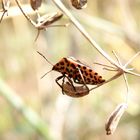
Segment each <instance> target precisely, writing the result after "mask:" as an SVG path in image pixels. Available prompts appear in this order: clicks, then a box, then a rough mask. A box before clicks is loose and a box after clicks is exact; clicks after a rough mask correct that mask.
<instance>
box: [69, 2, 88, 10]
mask: <svg viewBox="0 0 140 140" xmlns="http://www.w3.org/2000/svg"><path fill="white" fill-rule="evenodd" d="M71 3H72V6H73V7H75V8H76V9H83V8H86V7H87V0H71Z"/></svg>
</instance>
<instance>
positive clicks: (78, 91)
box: [62, 82, 89, 98]
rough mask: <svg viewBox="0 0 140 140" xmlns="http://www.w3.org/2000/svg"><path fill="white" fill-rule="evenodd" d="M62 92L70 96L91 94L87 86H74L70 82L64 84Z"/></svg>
mask: <svg viewBox="0 0 140 140" xmlns="http://www.w3.org/2000/svg"><path fill="white" fill-rule="evenodd" d="M62 92H63V93H64V94H66V95H68V96H70V97H75V98H78V97H83V96H85V95H87V94H89V89H88V87H87V86H84V85H83V86H74V87H73V86H72V84H71V83H70V82H66V83H64V84H62Z"/></svg>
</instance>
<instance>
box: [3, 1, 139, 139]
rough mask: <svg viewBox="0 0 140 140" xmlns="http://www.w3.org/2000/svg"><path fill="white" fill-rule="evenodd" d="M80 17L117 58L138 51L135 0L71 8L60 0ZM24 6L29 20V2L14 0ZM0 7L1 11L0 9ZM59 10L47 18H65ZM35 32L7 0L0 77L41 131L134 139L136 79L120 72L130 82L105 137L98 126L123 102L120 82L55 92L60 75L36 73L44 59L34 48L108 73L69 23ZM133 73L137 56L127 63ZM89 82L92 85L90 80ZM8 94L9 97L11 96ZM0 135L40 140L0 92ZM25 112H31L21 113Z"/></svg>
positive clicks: (46, 8)
mask: <svg viewBox="0 0 140 140" xmlns="http://www.w3.org/2000/svg"><path fill="white" fill-rule="evenodd" d="M63 2H64V4H65V5H66V6H67V8H68V9H69V10H70V11H71V13H72V14H73V15H74V16H75V17H76V18H77V19H78V20H79V21H80V23H81V24H82V25H83V26H84V28H85V29H86V30H87V31H88V32H89V33H90V35H91V36H92V38H93V39H94V40H95V41H96V42H97V43H98V44H99V45H100V46H101V47H102V49H103V50H104V51H105V52H107V53H108V54H109V55H110V56H111V57H112V58H113V59H114V60H115V58H114V56H113V55H112V53H111V52H112V50H115V51H116V52H117V54H118V56H119V57H120V59H121V60H122V63H123V64H125V63H126V62H127V61H128V60H129V59H130V58H131V57H132V56H133V55H134V54H135V53H136V52H137V51H140V34H139V26H140V10H139V9H140V0H123V1H122V0H116V1H114V0H106V1H104V0H89V1H88V6H87V8H86V9H83V10H76V9H75V8H73V7H72V6H71V4H70V1H68V0H65V1H63ZM21 3H22V5H23V7H24V11H25V12H27V13H28V15H30V16H31V18H32V19H33V20H34V21H35V19H36V13H35V12H34V11H33V10H32V9H31V8H30V5H29V1H27V0H26V1H21ZM54 11H59V9H57V7H56V6H55V5H54V4H53V2H51V1H43V4H42V7H41V8H40V9H39V12H40V13H41V14H45V13H49V12H54ZM1 14H2V13H1ZM68 22H69V20H68V18H67V17H66V16H64V17H63V18H62V19H61V20H59V21H58V22H56V23H54V24H55V25H56V24H57V25H60V24H66V23H68ZM36 34H37V29H35V28H34V27H33V26H32V25H31V24H30V23H29V22H28V21H27V19H26V18H25V17H24V16H23V15H22V14H21V12H20V10H19V9H18V7H17V6H16V3H15V1H14V0H13V1H12V0H11V6H10V9H9V16H8V17H7V16H4V19H3V21H2V23H1V24H0V77H1V79H3V80H4V81H5V83H6V84H7V85H8V86H9V87H10V88H11V89H12V90H14V91H15V93H16V95H17V96H19V97H20V98H21V99H22V100H23V101H24V102H25V105H27V106H28V107H31V108H32V109H33V110H34V111H35V112H36V113H37V114H38V115H39V116H40V118H41V120H43V121H44V122H45V123H46V128H48V133H49V134H50V135H51V136H52V138H53V139H54V140H132V139H133V140H139V139H140V133H139V132H140V108H139V103H140V95H139V91H140V87H139V84H140V78H139V77H135V76H130V75H128V76H127V77H128V81H129V85H130V90H131V92H130V96H129V107H128V109H127V112H126V113H125V114H124V115H123V117H122V119H121V121H120V123H119V125H118V128H117V130H116V131H115V133H114V134H113V135H111V136H107V135H106V132H105V127H104V126H105V122H106V119H107V118H108V116H109V114H110V113H111V112H112V111H113V109H114V108H115V107H116V106H117V105H118V104H120V103H122V102H124V101H125V96H126V86H125V83H124V80H123V78H122V77H120V78H118V79H116V80H114V81H112V82H110V83H108V84H106V85H104V86H102V87H100V88H98V89H96V90H94V91H91V92H90V94H89V95H87V96H85V97H82V98H71V97H68V96H66V95H62V92H61V89H60V87H58V85H57V84H56V83H55V79H56V78H57V77H58V76H59V75H60V74H59V73H58V72H54V71H53V72H51V73H49V74H48V75H47V76H46V77H44V78H43V79H40V77H41V76H42V75H43V74H44V73H45V72H47V71H49V70H50V69H51V68H52V66H51V65H50V64H48V63H47V62H46V61H45V60H44V59H43V58H42V57H41V56H40V55H38V54H37V53H36V51H39V52H41V53H43V54H44V55H45V56H46V58H47V59H48V60H50V61H51V62H52V63H53V64H55V63H57V62H58V61H59V60H60V59H61V58H62V57H67V56H73V57H75V58H76V59H79V60H81V61H82V62H84V63H86V64H88V65H90V66H92V67H93V69H95V71H97V72H98V73H99V74H100V75H102V76H103V77H104V78H105V79H108V78H110V77H111V76H112V75H113V74H114V72H108V71H105V70H103V69H102V67H101V66H97V65H94V64H93V63H94V62H99V63H104V64H109V62H107V61H106V60H105V59H104V57H103V56H101V55H100V54H99V53H98V52H97V51H96V50H95V49H94V48H93V47H92V46H91V45H90V43H89V42H88V41H87V40H86V39H85V38H84V37H83V36H82V35H81V33H79V31H78V30H77V29H76V28H75V27H74V26H73V25H72V24H70V25H69V26H68V27H67V28H66V27H54V28H48V29H47V30H46V31H41V32H40V35H39V37H38V39H37V41H36V42H34V39H35V37H36ZM131 66H133V67H134V68H135V71H136V72H138V73H140V57H137V58H136V59H135V60H134V61H133V62H132V65H131ZM90 87H92V86H90ZM12 100H13V101H14V98H12ZM0 106H1V107H0V140H11V139H12V140H19V139H20V140H43V139H45V138H44V137H43V136H42V135H40V134H39V133H38V131H37V130H36V129H34V127H32V126H31V125H30V124H29V123H28V122H27V121H26V120H25V119H24V117H23V114H22V113H20V112H19V111H17V108H16V107H13V106H12V104H11V103H8V102H7V100H6V98H5V97H4V96H2V94H1V95H0ZM29 117H31V119H34V118H32V116H29Z"/></svg>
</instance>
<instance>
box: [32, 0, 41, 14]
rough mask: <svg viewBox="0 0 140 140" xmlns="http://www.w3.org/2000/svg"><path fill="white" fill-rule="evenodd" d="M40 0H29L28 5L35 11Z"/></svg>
mask: <svg viewBox="0 0 140 140" xmlns="http://www.w3.org/2000/svg"><path fill="white" fill-rule="evenodd" d="M41 3H42V0H30V5H31V7H32V9H33V10H34V11H35V10H37V9H38V8H39V7H40V6H41Z"/></svg>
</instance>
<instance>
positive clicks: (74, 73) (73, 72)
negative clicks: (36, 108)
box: [38, 52, 105, 85]
mask: <svg viewBox="0 0 140 140" xmlns="http://www.w3.org/2000/svg"><path fill="white" fill-rule="evenodd" d="M38 53H39V54H40V55H41V56H42V57H43V58H45V57H44V56H43V55H42V54H41V53H40V52H38ZM45 60H46V61H47V62H49V61H48V60H47V59H46V58H45ZM49 63H50V62H49ZM50 64H51V63H50ZM51 65H53V64H51ZM52 70H54V71H57V72H60V73H61V74H62V75H61V76H59V77H58V78H57V79H56V82H57V83H58V81H59V80H60V79H62V78H63V77H64V76H65V75H67V76H68V77H69V78H70V79H72V80H73V81H74V82H75V83H77V84H89V85H98V84H102V83H103V82H105V79H103V78H102V76H100V75H99V74H98V73H97V72H95V71H94V70H93V69H92V68H91V67H90V66H87V65H85V64H83V63H82V62H80V61H79V60H76V59H75V58H73V57H67V58H66V57H64V58H62V59H61V60H60V61H59V62H58V63H56V64H55V65H53V67H52ZM52 70H51V71H52ZM47 73H48V72H47ZM47 73H46V74H47ZM46 74H44V75H43V76H42V78H43V77H44V76H45V75H46ZM81 75H82V77H83V79H82V78H81Z"/></svg>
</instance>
